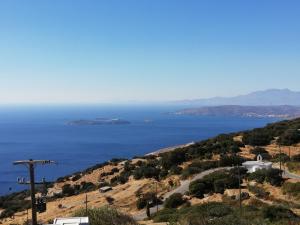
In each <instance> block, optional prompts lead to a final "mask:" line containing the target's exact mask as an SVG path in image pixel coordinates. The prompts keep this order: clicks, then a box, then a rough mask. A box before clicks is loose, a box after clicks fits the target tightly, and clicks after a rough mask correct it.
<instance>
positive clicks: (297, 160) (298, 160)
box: [292, 154, 300, 162]
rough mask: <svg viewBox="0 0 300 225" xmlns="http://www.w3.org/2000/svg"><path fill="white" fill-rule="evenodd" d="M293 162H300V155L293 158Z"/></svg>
mask: <svg viewBox="0 0 300 225" xmlns="http://www.w3.org/2000/svg"><path fill="white" fill-rule="evenodd" d="M292 161H293V162H300V154H297V155H294V156H292Z"/></svg>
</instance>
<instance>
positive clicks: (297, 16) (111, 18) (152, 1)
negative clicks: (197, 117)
mask: <svg viewBox="0 0 300 225" xmlns="http://www.w3.org/2000/svg"><path fill="white" fill-rule="evenodd" d="M299 10H300V1H298V0H294V1H293V0H286V1H283V0H280V1H279V0H278V1H277V0H269V1H268V0H251V1H244V0H239V1H233V0H226V1H225V0H94V1H92V0H43V1H41V0H36V1H31V0H26V1H23V0H19V1H17V0H1V1H0V104H1V103H5V104H6V103H94V102H99V103H100V102H120V101H131V100H138V101H157V100H159V101H164V100H175V99H189V98H202V97H213V96H232V95H236V94H244V93H248V92H251V91H255V90H263V89H268V88H290V89H292V90H300V87H299V85H300V13H299Z"/></svg>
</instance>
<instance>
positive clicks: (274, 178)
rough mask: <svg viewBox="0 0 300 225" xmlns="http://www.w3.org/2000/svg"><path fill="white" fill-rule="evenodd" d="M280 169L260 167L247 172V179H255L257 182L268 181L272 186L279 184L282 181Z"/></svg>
mask: <svg viewBox="0 0 300 225" xmlns="http://www.w3.org/2000/svg"><path fill="white" fill-rule="evenodd" d="M281 174H282V171H281V170H279V169H260V170H257V171H255V172H253V173H251V174H249V176H248V179H249V180H255V181H256V182H258V183H263V182H268V183H270V184H271V185H274V186H280V185H281V184H282V182H283V179H282V177H281Z"/></svg>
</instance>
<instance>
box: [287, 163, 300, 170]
mask: <svg viewBox="0 0 300 225" xmlns="http://www.w3.org/2000/svg"><path fill="white" fill-rule="evenodd" d="M286 165H287V168H288V169H289V171H291V172H298V171H300V163H299V162H288V163H287V164H286Z"/></svg>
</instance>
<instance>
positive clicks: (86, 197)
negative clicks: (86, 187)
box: [85, 194, 88, 216]
mask: <svg viewBox="0 0 300 225" xmlns="http://www.w3.org/2000/svg"><path fill="white" fill-rule="evenodd" d="M85 216H88V196H87V194H86V195H85Z"/></svg>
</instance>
